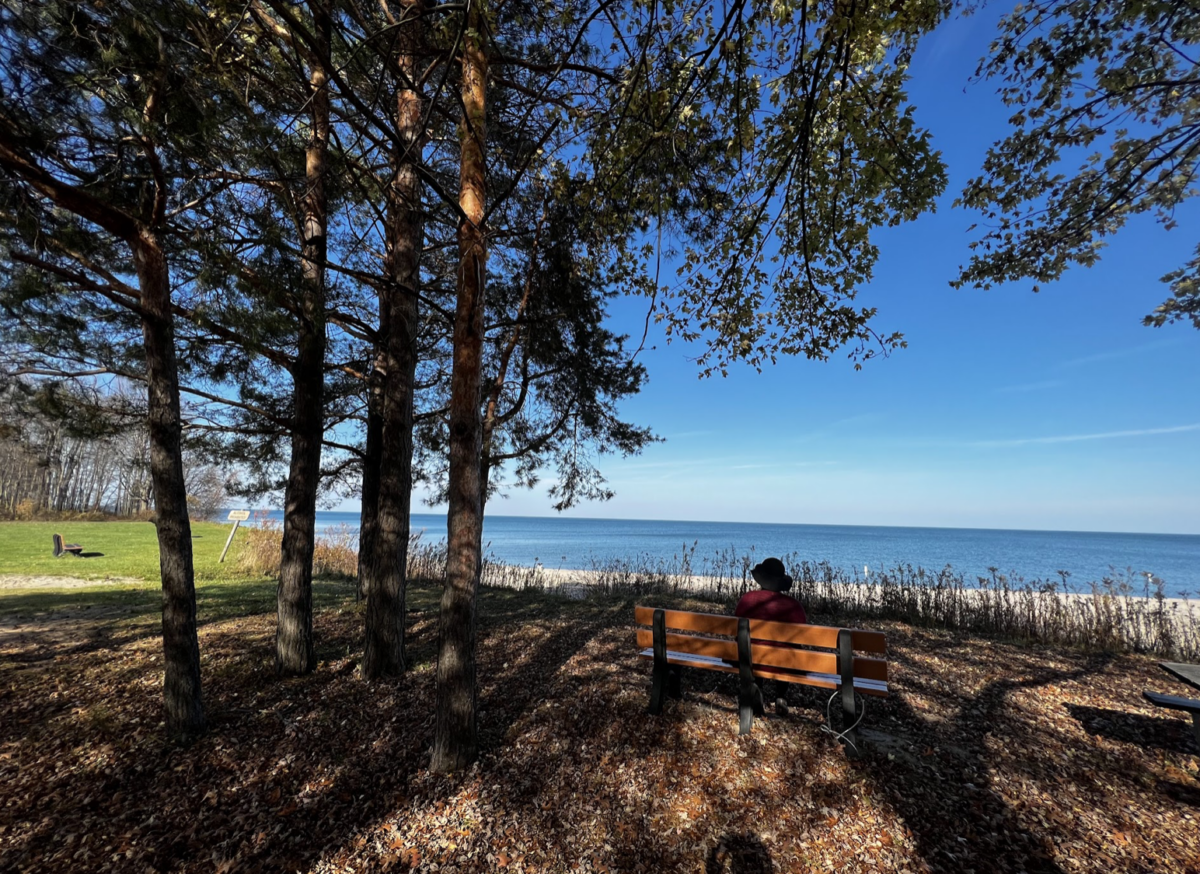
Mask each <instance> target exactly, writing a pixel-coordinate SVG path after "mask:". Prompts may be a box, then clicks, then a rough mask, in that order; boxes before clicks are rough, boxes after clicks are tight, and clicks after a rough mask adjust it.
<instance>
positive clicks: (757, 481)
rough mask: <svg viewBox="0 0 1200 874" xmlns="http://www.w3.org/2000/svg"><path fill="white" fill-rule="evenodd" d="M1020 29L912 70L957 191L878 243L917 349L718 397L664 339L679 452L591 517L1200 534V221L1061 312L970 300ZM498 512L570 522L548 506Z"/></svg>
mask: <svg viewBox="0 0 1200 874" xmlns="http://www.w3.org/2000/svg"><path fill="white" fill-rule="evenodd" d="M998 11H999V10H997V9H995V8H993V9H991V10H988V9H986V8H985V10H984V13H983V14H981V15H978V16H975V17H973V18H968V19H959V20H956V21H952V22H948V23H947V24H946V25H944V26H943V27H942V28H941V29H940V30H939V31H938V32H936V33H934V34H933V35H932V36H931V37H930V38H929V39H928V40H927V41H926V42H925V43H924V44H923V45H922V46H921V47H920V49H919V50H918V53H917V56H916V58H915V62H914V66H913V69H912V75H913V81H912V82H911V84H910V94H911V97H912V100H913V102H914V103H915V104H916V106H917V117H918V120H919V121H920V122H921V123H922V124H923V125H924V126H926V127H928V128H929V129H930V130H931V131H932V132H933V135H934V140H935V145H936V147H937V148H939V149H940V150H941V151H942V153H943V157H944V160H945V161H946V163H947V165H948V167H949V170H950V184H949V186H948V188H947V191H946V194H945V196H944V198H943V199H942V202H941V203H940V204H939V208H938V211H937V213H936V214H931V215H926V216H923V217H922V218H920V219H918V220H917V221H916V222H912V223H909V224H907V225H904V226H902V227H899V228H895V229H890V230H889V231H887V232H886V233H884V234H881V235H880V236H879V237H878V242H879V244H880V248H881V251H882V255H881V257H880V260H879V263H878V265H877V268H876V272H875V280H874V281H873V283H872V284H871V286H870V287H869V288H868V289H866V290H865V291H864V292H863V293H862V295H861V296H860V300H861V302H862V303H864V304H866V305H872V306H877V307H878V308H879V316H878V319H877V321H876V323H875V325H876V327H877V328H878V329H879V330H881V331H890V330H900V331H902V332H903V333H904V334H905V336H906V338H907V340H908V343H909V347H908V348H907V349H904V350H901V351H899V352H897V353H895V354H894V355H892V356H891V357H890V358H888V359H886V360H881V359H876V360H873V361H870V362H868V363H867V364H866V365H865V366H864V368H863V370H862V371H860V372H855V371H854V369H853V366H852V364H851V363H850V362H849V361H847V360H846V359H845V358H844V357H842V356H838V357H835V358H834V359H833V360H831V361H830V362H828V363H825V364H822V363H811V362H806V361H801V360H786V361H781V362H780V363H779V364H778V365H776V366H775V367H772V368H770V369H768V370H766V371H764V372H763V373H761V374H760V373H755V372H754V371H753V370H752V369H750V368H744V367H743V368H740V369H736V370H733V371H731V372H730V375H729V377H728V378H725V379H722V378H720V377H717V378H712V379H707V380H700V379H698V378H697V371H696V367H695V365H694V364H693V363H692V362H691V361H689V360H688V356H689V350H688V349H687V348H686V347H684V346H681V345H678V344H675V345H665V344H664V343H663V342H662V338H661V336H659V337H657V338H656V337H655V336H654V335H653V334H652V335H651V337H650V341H649V342H651V343H654V345H655V348H653V349H650V350H647V351H645V352H643V353H642V355H641V356H640V360H642V361H643V362H644V363H645V364H646V366H647V368H648V370H649V374H650V383H649V385H648V386H647V387H646V389H645V390H644V391H643V392H642V394H641V395H639V396H638V397H636V398H634V399H632V400H630V401H629V402H628V403H626V404H625V405H624V406H623V408H622V409H623V412H624V413H625V415H626V416H627V417H628V418H629V419H630V420H631V421H634V422H637V423H639V424H645V425H649V426H651V427H653V428H654V430H655V431H656V432H657V433H658V434H659V435H661V436H662V437H664V438H666V442H665V443H661V444H657V445H655V446H652V447H650V448H649V449H647V450H646V451H645V452H644V453H643V454H642V455H641V456H638V457H636V458H631V459H620V458H605V459H602V462H601V469H602V471H603V472H604V474H605V476H606V477H607V478H608V480H609V483H610V485H611V486H612V487H613V488H614V489H615V490H616V492H617V497H616V498H614V499H613V500H611V501H609V502H606V503H592V504H585V505H583V506H581V507H579V508H577V509H575V510H572V511H570V514H571V515H577V516H593V517H620V518H635V519H695V520H713V521H743V522H759V521H777V522H794V523H815V524H823V523H828V524H850V525H928V526H945V527H985V528H1030V529H1058V530H1098V531H1147V532H1173V533H1193V534H1194V533H1200V453H1197V451H1196V450H1197V449H1198V448H1200V390H1198V389H1200V367H1197V365H1198V364H1200V332H1197V331H1196V330H1195V329H1193V328H1192V327H1191V326H1190V325H1175V326H1168V327H1165V328H1161V329H1152V328H1146V327H1143V326H1142V325H1141V319H1142V317H1143V316H1144V315H1146V314H1147V313H1148V312H1150V311H1151V310H1152V309H1153V308H1154V307H1155V306H1156V305H1157V304H1158V303H1160V302H1161V301H1162V300H1163V299H1165V298H1166V297H1167V295H1168V290H1167V287H1166V286H1165V285H1164V284H1162V283H1161V282H1160V281H1159V278H1160V277H1161V276H1162V275H1163V274H1164V273H1167V272H1168V271H1170V270H1173V269H1175V268H1177V267H1179V266H1180V265H1182V264H1183V263H1184V261H1186V260H1187V259H1188V257H1190V255H1191V253H1192V249H1193V247H1194V246H1195V244H1196V242H1197V230H1198V229H1200V203H1192V204H1188V205H1187V207H1186V208H1185V209H1184V210H1182V211H1181V212H1180V214H1179V215H1178V216H1177V218H1178V221H1179V226H1178V227H1177V228H1176V229H1175V230H1173V231H1169V232H1168V231H1165V230H1164V229H1163V228H1162V227H1161V226H1160V225H1158V224H1156V223H1155V222H1154V221H1153V219H1152V218H1150V217H1140V218H1137V219H1134V220H1133V221H1131V222H1130V224H1129V225H1127V226H1126V228H1125V230H1124V231H1123V232H1121V233H1120V234H1119V235H1118V236H1116V237H1114V238H1112V239H1111V241H1110V244H1109V246H1108V248H1107V249H1106V250H1105V252H1104V254H1103V256H1102V259H1101V261H1100V263H1099V264H1098V265H1097V266H1096V267H1093V268H1091V269H1089V270H1085V269H1075V270H1073V271H1071V272H1069V273H1068V274H1067V276H1066V277H1065V278H1064V279H1063V280H1061V281H1060V282H1057V283H1054V284H1052V285H1049V286H1045V287H1044V288H1043V289H1042V291H1041V293H1039V294H1034V293H1032V292H1031V290H1030V288H1031V285H1032V284H1031V283H1025V284H1021V285H1013V286H1008V287H1000V288H996V289H993V290H991V291H987V292H983V291H978V290H969V289H963V290H954V289H951V288H950V287H949V285H948V282H949V280H950V279H951V278H953V277H954V276H955V275H956V268H957V267H958V265H959V264H961V263H963V262H964V261H965V260H966V258H967V256H968V250H967V243H968V242H969V240H970V239H971V237H970V236H969V235H968V234H967V228H968V226H969V225H970V224H971V222H972V220H973V218H974V216H973V214H971V213H968V212H966V211H963V210H956V209H952V208H951V203H952V201H953V200H954V197H955V196H956V195H957V193H958V192H959V191H961V189H962V186H963V183H964V182H965V181H966V180H967V179H968V178H969V177H970V176H971V175H973V174H974V173H975V172H976V171H977V168H978V167H979V166H980V164H981V162H982V159H983V155H984V153H985V151H986V148H987V146H988V145H989V144H990V143H991V142H993V141H994V140H995V139H997V138H998V137H1000V136H1001V135H1002V134H1003V131H1004V125H1005V119H1007V117H1008V115H1009V111H1007V110H1006V109H1005V107H1003V105H1002V104H1001V103H1000V101H999V99H998V98H997V97H996V96H995V93H994V87H993V86H992V85H990V84H989V83H982V84H974V85H972V84H969V82H968V80H969V78H970V75H971V73H972V72H973V71H974V69H975V65H976V62H977V61H978V59H979V57H980V56H981V55H983V54H984V53H985V52H986V51H987V44H988V41H989V40H990V39H991V37H992V34H993V33H994V25H995V20H996V15H997V13H998ZM644 307H645V302H644V301H623V302H620V303H619V305H618V306H617V307H615V308H614V312H613V321H614V323H615V324H616V325H617V326H618V327H619V328H620V329H621V330H623V331H626V332H628V333H631V334H637V335H640V331H641V325H642V320H643V319H644V316H645V310H644ZM692 354H694V353H692ZM350 508H351V507H349V506H346V507H345V509H350ZM414 509H415V510H418V511H428V508H422V507H416V506H414ZM488 511H489V512H490V513H496V514H505V515H550V514H551V513H552V512H553V511H552V510H551V508H550V501H549V499H548V498H547V497H546V495H545V491H544V489H538V490H534V491H532V492H530V491H525V490H516V491H512V492H510V493H509V496H508V497H507V498H505V499H499V498H498V499H496V500H494V501H493V502H491V503H489V506H488Z"/></svg>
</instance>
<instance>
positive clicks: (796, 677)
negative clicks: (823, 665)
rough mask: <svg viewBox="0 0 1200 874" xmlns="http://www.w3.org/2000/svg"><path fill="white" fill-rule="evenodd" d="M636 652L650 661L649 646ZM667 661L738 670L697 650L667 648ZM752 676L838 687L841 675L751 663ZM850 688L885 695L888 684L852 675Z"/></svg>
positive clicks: (652, 653)
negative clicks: (852, 681)
mask: <svg viewBox="0 0 1200 874" xmlns="http://www.w3.org/2000/svg"><path fill="white" fill-rule="evenodd" d="M638 655H639V656H640V657H641V658H644V659H651V660H653V658H654V649H653V648H652V647H651V648H649V649H644V650H642V651H641V652H639V653H638ZM667 664H671V665H686V666H690V667H696V668H707V669H709V670H714V671H723V672H725V673H727V674H736V673H737V672H738V669H737V666H736V665H731V664H729V662H728V661H726V660H725V659H720V658H715V657H713V656H707V655H700V654H697V653H686V652H673V651H671V650H667ZM754 676H755V677H760V678H763V679H768V680H783V681H784V682H787V683H802V684H804V685H806V686H818V687H820V688H823V689H837V688H839V687H840V686H841V677H839V676H838V675H837V674H829V673H824V672H821V671H776V670H771V669H770V668H765V669H760V668H759V667H758V666H755V667H754ZM854 689H855V691H856V692H859V693H861V694H863V695H874V696H877V697H883V696H886V695H887V694H888V684H887V683H886V682H883V681H881V680H873V679H868V678H864V677H855V678H854Z"/></svg>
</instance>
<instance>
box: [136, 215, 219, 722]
mask: <svg viewBox="0 0 1200 874" xmlns="http://www.w3.org/2000/svg"><path fill="white" fill-rule="evenodd" d="M132 245H133V263H134V267H135V269H136V271H137V276H138V285H139V290H140V292H141V307H142V313H143V315H142V338H143V342H144V344H145V347H146V389H147V396H148V404H147V407H148V412H149V425H150V478H151V482H152V485H153V488H154V502H155V504H156V506H157V509H158V519H157V526H158V556H159V559H158V560H159V569H160V571H161V573H162V592H163V619H162V628H163V662H164V668H165V677H164V681H163V697H164V702H165V704H166V715H167V733H168V734H169V735H170V736H171V737H172V738H173V739H175V740H177V741H180V742H187V741H189V740H191V739H193V738H195V737H196V736H198V735H199V734H200V733H201V732H203V731H204V703H203V699H202V696H201V689H200V645H199V642H198V641H197V638H196V586H195V579H194V577H193V571H192V527H191V522H190V520H189V519H188V509H187V488H186V487H185V485H184V480H183V453H182V447H181V437H182V433H183V424H182V420H181V416H180V407H179V370H178V366H177V364H176V360H175V329H174V325H173V323H172V316H171V286H170V281H169V276H168V273H167V261H166V258H165V256H164V254H163V250H162V247H161V246H160V245H159V242H158V239H157V238H156V237H155V236H154V235H153V234H152V233H150V232H149V231H145V230H142V231H141V232H140V233H139V235H138V237H137V239H135V240H134V241H133V242H132Z"/></svg>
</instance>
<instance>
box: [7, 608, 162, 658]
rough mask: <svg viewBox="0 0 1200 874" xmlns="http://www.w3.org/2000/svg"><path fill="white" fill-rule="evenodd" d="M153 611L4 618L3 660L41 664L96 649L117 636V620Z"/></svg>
mask: <svg viewBox="0 0 1200 874" xmlns="http://www.w3.org/2000/svg"><path fill="white" fill-rule="evenodd" d="M153 609H154V608H148V607H131V606H126V605H119V604H114V605H111V606H109V605H105V606H93V607H79V608H70V609H66V610H54V611H53V612H46V613H38V614H35V615H33V616H0V658H4V659H11V660H12V661H14V662H24V663H29V662H40V661H46V660H48V659H53V658H54V657H55V656H57V655H65V654H68V653H70V652H71V651H75V650H79V649H81V648H93V647H95V646H96V645H98V644H102V643H103V642H104V641H106V640H109V639H110V638H112V637H113V636H114V634H115V629H114V627H113V623H114V622H115V621H118V620H121V619H127V618H129V617H130V616H133V615H136V614H138V613H146V612H148V611H150V610H153Z"/></svg>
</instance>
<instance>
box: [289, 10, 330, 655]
mask: <svg viewBox="0 0 1200 874" xmlns="http://www.w3.org/2000/svg"><path fill="white" fill-rule="evenodd" d="M312 10H313V19H314V22H313V23H314V28H313V30H314V32H315V33H316V34H317V37H318V39H319V40H321V42H322V46H321V52H322V54H323V55H326V56H327V55H328V53H329V32H330V18H329V13H328V11H327V10H325V9H324V8H323V6H322V0H317V2H314V3H313V4H312ZM309 85H310V89H311V95H310V98H309V107H310V110H311V114H312V125H311V134H310V137H309V142H308V148H307V151H306V154H305V191H304V196H303V198H301V201H300V204H301V209H302V210H303V214H302V216H301V230H302V233H303V241H302V254H301V270H302V273H303V276H304V280H303V282H304V285H303V288H302V289H301V292H300V319H299V325H298V337H297V348H296V361H295V364H294V365H293V367H292V384H293V398H292V461H291V469H290V471H289V473H288V481H287V488H286V490H285V492H284V516H283V546H282V554H281V556H280V563H279V591H278V624H277V626H276V631H275V667H276V670H277V671H278V672H279V673H280V674H283V675H296V674H307V673H309V672H311V671H312V670H313V669H314V668H315V667H316V666H317V653H316V647H315V646H314V644H313V630H312V566H313V548H314V546H315V540H316V523H317V487H318V485H319V484H320V480H321V438H322V436H323V434H324V388H325V256H326V248H327V247H326V237H325V225H326V221H327V216H326V198H325V173H326V163H327V154H328V151H329V87H328V83H327V79H326V72H325V66H324V65H323V64H320V63H315V64H313V70H312V74H311V78H310V80H309Z"/></svg>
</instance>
